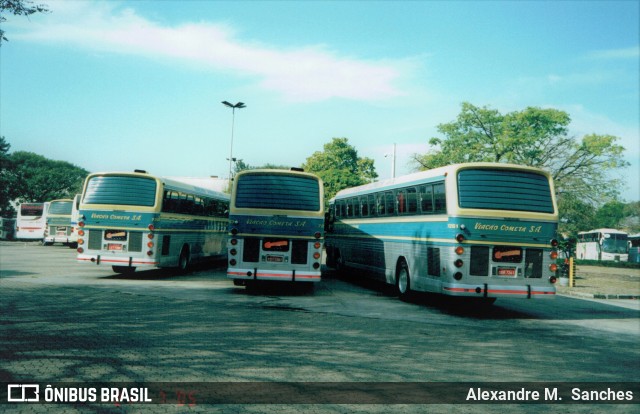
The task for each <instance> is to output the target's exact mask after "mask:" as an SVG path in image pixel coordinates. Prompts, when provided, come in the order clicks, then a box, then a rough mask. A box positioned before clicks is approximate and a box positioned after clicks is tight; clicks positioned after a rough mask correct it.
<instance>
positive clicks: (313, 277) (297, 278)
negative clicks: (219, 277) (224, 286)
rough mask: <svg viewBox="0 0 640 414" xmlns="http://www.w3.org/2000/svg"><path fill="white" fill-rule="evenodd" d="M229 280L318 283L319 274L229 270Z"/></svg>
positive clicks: (289, 271)
mask: <svg viewBox="0 0 640 414" xmlns="http://www.w3.org/2000/svg"><path fill="white" fill-rule="evenodd" d="M227 277H228V278H229V279H236V280H273V281H282V282H319V281H320V279H321V273H320V272H319V271H318V272H305V271H295V270H293V271H291V270H288V271H282V270H261V269H233V270H232V269H229V270H228V271H227Z"/></svg>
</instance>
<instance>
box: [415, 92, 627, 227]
mask: <svg viewBox="0 0 640 414" xmlns="http://www.w3.org/2000/svg"><path fill="white" fill-rule="evenodd" d="M570 122H571V118H570V117H569V115H568V114H567V113H566V112H563V111H560V110H557V109H542V108H535V107H528V108H526V109H524V110H522V111H516V112H511V113H507V114H505V115H503V114H501V113H500V112H498V111H497V110H494V109H489V108H487V107H482V108H479V107H476V106H474V105H472V104H470V103H467V102H465V103H463V104H462V111H461V112H460V114H459V115H458V118H457V119H456V120H455V121H453V122H450V123H446V124H440V125H438V131H439V132H440V133H441V134H443V135H444V138H431V140H429V144H430V145H431V147H432V148H431V151H430V152H429V153H427V154H414V156H413V161H414V163H415V164H416V166H417V167H418V169H422V170H424V169H431V168H435V167H440V166H443V165H447V164H454V163H467V162H480V161H490V162H507V163H513V164H520V165H528V166H533V167H540V168H543V169H545V170H547V171H549V172H550V173H551V175H552V177H553V179H554V182H555V186H556V191H557V192H558V195H559V204H560V206H564V207H563V209H562V210H561V227H562V225H563V224H562V223H564V224H567V223H569V221H570V220H572V218H571V217H572V216H574V214H573V213H578V214H579V213H580V212H579V211H574V212H572V211H570V210H567V208H569V207H570V206H577V205H579V204H580V203H576V202H577V201H579V200H582V201H584V202H585V203H587V204H592V205H593V206H596V207H597V206H598V205H600V204H601V203H603V202H607V201H611V200H614V199H615V198H616V197H617V196H618V194H619V193H620V188H621V182H620V180H619V179H616V178H611V177H610V175H609V173H610V172H613V171H616V170H618V169H621V168H623V167H626V166H627V165H628V163H627V162H626V161H624V159H623V158H622V154H623V152H624V147H622V146H621V145H619V144H617V141H618V140H619V138H618V137H615V136H612V135H596V134H591V135H586V136H585V137H583V138H582V140H580V141H578V140H576V139H575V138H573V137H570V136H569V135H568V126H569V123H570Z"/></svg>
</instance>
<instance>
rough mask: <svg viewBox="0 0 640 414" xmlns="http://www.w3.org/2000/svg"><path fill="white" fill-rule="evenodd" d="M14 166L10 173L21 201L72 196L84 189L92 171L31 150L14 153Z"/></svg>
mask: <svg viewBox="0 0 640 414" xmlns="http://www.w3.org/2000/svg"><path fill="white" fill-rule="evenodd" d="M11 162H12V163H13V169H12V171H11V172H10V174H9V176H10V179H11V182H12V183H13V185H14V191H15V195H16V197H17V199H18V201H20V202H23V203H24V202H42V201H50V200H55V199H58V198H73V197H74V196H75V194H77V193H79V192H81V191H82V184H83V182H84V179H85V178H86V176H87V175H88V174H89V172H88V171H87V170H85V169H84V168H80V167H78V166H75V165H73V164H71V163H68V162H66V161H53V160H49V159H47V158H45V157H43V156H42V155H38V154H34V153H32V152H25V151H19V152H14V153H13V154H11Z"/></svg>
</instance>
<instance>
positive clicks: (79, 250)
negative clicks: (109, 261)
mask: <svg viewBox="0 0 640 414" xmlns="http://www.w3.org/2000/svg"><path fill="white" fill-rule="evenodd" d="M76 251H77V252H78V253H84V249H83V248H82V247H78V248H77V249H76Z"/></svg>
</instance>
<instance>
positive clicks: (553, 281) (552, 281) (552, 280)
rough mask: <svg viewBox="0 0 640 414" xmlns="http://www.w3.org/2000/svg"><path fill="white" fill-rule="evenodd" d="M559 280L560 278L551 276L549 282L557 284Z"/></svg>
mask: <svg viewBox="0 0 640 414" xmlns="http://www.w3.org/2000/svg"><path fill="white" fill-rule="evenodd" d="M557 280H558V279H557V278H556V277H555V276H551V277H550V278H549V283H551V284H552V285H553V284H555V283H556V281H557Z"/></svg>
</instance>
